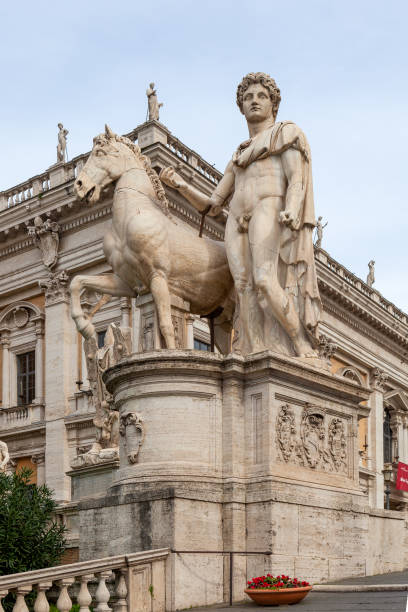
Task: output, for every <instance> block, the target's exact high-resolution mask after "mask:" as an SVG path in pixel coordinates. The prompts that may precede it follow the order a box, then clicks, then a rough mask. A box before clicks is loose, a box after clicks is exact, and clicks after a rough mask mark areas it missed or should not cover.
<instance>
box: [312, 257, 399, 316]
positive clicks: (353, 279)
mask: <svg viewBox="0 0 408 612" xmlns="http://www.w3.org/2000/svg"><path fill="white" fill-rule="evenodd" d="M315 257H316V259H317V260H318V261H320V262H322V263H323V264H324V265H326V266H327V267H328V268H329V269H330V270H331V271H332V272H334V273H335V274H337V275H338V276H339V277H341V278H342V280H343V281H344V282H345V283H346V284H347V285H351V286H352V287H354V289H357V290H358V291H360V292H361V293H363V294H364V295H365V296H366V297H367V298H369V299H371V300H373V301H374V302H376V304H378V305H379V306H380V307H381V308H382V309H383V310H385V311H387V312H388V313H390V314H391V315H392V316H393V317H395V318H396V319H397V320H398V321H399V322H400V323H403V324H405V325H408V316H407V315H406V314H405V312H403V311H402V310H400V309H399V308H397V307H396V306H395V304H393V303H392V302H390V301H389V300H387V299H386V298H385V297H383V296H382V295H381V293H380V292H379V291H377V290H376V289H374V288H373V287H369V285H367V283H365V282H364V281H363V280H361V279H360V278H358V276H356V275H355V274H353V273H352V272H350V271H349V270H347V268H345V267H344V266H342V265H341V264H340V263H339V262H338V261H336V260H335V259H333V258H332V257H330V256H329V255H328V253H326V251H323V250H322V249H316V251H315Z"/></svg>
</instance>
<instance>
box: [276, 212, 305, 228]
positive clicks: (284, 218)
mask: <svg viewBox="0 0 408 612" xmlns="http://www.w3.org/2000/svg"><path fill="white" fill-rule="evenodd" d="M279 221H280V223H282V225H286V226H288V227H289V228H290V229H291V230H298V229H299V225H300V223H299V218H295V215H294V214H293V212H292V211H291V210H283V211H282V212H281V213H279Z"/></svg>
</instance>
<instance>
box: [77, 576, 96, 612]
mask: <svg viewBox="0 0 408 612" xmlns="http://www.w3.org/2000/svg"><path fill="white" fill-rule="evenodd" d="M92 578H94V574H86V575H85V576H81V577H80V581H81V588H80V589H79V593H78V598H77V602H78V603H79V612H89V606H90V604H91V603H92V596H91V594H90V592H89V589H88V582H89V581H90V580H92Z"/></svg>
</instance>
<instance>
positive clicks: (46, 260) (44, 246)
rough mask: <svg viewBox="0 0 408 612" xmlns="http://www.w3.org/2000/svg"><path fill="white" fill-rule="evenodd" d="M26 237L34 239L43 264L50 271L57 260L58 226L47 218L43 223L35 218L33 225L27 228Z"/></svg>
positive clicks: (38, 218) (39, 218)
mask: <svg viewBox="0 0 408 612" xmlns="http://www.w3.org/2000/svg"><path fill="white" fill-rule="evenodd" d="M27 231H28V235H29V236H33V237H34V238H35V241H36V244H37V246H38V248H39V249H40V251H41V255H42V260H43V264H44V266H45V267H46V268H48V269H49V270H51V269H52V268H53V267H54V266H55V264H56V263H57V259H58V247H59V225H58V223H56V222H55V221H51V219H50V218H49V217H47V219H46V220H45V221H43V220H42V219H41V217H35V219H34V223H33V225H29V226H28V227H27Z"/></svg>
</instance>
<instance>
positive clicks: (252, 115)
mask: <svg viewBox="0 0 408 612" xmlns="http://www.w3.org/2000/svg"><path fill="white" fill-rule="evenodd" d="M242 110H243V113H244V115H245V118H246V120H247V121H248V122H249V123H259V122H261V121H265V119H268V118H269V117H272V100H271V98H270V95H269V91H268V90H267V89H266V87H264V86H263V85H261V84H260V83H255V84H254V85H250V86H249V87H248V89H247V90H246V92H245V93H244V99H243V102H242Z"/></svg>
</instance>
